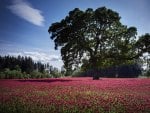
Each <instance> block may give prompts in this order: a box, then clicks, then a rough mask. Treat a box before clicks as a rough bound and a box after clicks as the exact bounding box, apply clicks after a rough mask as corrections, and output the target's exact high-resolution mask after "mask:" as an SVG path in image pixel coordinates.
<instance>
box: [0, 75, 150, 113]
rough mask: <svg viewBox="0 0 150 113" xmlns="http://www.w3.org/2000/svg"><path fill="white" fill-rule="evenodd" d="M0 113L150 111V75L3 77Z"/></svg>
mask: <svg viewBox="0 0 150 113" xmlns="http://www.w3.org/2000/svg"><path fill="white" fill-rule="evenodd" d="M0 113H150V79H146V78H125V79H124V78H122V79H121V78H101V79H100V80H92V78H88V77H87V78H51V79H26V80H19V79H18V80H17V79H13V80H0Z"/></svg>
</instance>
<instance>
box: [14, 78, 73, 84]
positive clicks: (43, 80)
mask: <svg viewBox="0 0 150 113" xmlns="http://www.w3.org/2000/svg"><path fill="white" fill-rule="evenodd" d="M17 81H19V82H47V83H52V82H70V81H74V80H71V79H61V78H52V79H24V80H17Z"/></svg>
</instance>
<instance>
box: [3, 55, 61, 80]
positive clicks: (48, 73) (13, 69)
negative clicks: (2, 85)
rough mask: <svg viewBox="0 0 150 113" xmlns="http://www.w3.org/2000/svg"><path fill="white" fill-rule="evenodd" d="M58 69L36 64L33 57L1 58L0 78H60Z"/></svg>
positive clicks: (39, 63)
mask: <svg viewBox="0 0 150 113" xmlns="http://www.w3.org/2000/svg"><path fill="white" fill-rule="evenodd" d="M59 76H61V75H60V74H59V71H58V69H57V68H54V67H53V66H50V65H49V64H43V63H41V62H34V61H33V60H32V58H31V57H23V56H18V57H14V56H0V78H8V79H12V78H48V77H59Z"/></svg>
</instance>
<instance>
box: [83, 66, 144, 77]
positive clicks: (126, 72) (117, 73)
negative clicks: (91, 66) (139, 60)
mask: <svg viewBox="0 0 150 113" xmlns="http://www.w3.org/2000/svg"><path fill="white" fill-rule="evenodd" d="M93 74H95V75H97V76H100V77H109V78H135V77H138V76H139V75H141V74H142V68H141V67H140V66H139V65H138V64H125V65H121V66H115V67H107V68H103V69H97V70H94V71H93V70H88V71H86V72H83V73H82V74H81V76H89V75H93Z"/></svg>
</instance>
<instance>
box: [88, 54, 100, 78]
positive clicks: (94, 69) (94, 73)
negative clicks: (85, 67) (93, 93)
mask: <svg viewBox="0 0 150 113" xmlns="http://www.w3.org/2000/svg"><path fill="white" fill-rule="evenodd" d="M90 62H91V70H92V76H93V80H99V71H98V67H97V58H96V57H93V58H91V60H90Z"/></svg>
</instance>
